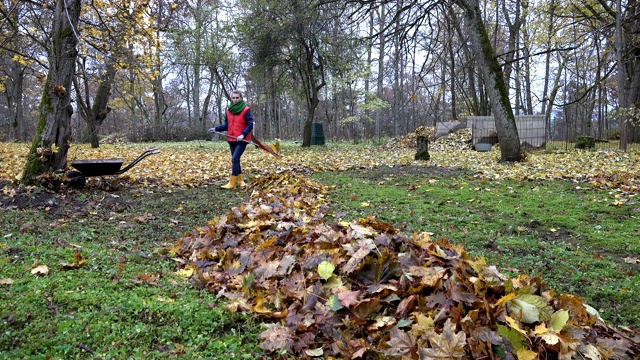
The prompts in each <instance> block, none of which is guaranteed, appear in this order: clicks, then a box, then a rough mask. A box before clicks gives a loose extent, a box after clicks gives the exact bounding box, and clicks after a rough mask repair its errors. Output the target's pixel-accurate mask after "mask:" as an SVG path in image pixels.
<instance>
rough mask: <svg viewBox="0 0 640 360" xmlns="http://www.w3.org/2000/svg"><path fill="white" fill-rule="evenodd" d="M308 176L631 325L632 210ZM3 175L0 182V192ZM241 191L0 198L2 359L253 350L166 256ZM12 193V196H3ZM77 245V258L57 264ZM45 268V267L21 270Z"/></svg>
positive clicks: (635, 288) (588, 199)
mask: <svg viewBox="0 0 640 360" xmlns="http://www.w3.org/2000/svg"><path fill="white" fill-rule="evenodd" d="M313 178H314V179H316V180H317V181H319V182H321V183H324V184H326V185H333V186H335V188H334V189H333V190H331V193H330V194H329V201H330V203H331V210H330V213H329V214H328V215H327V218H326V221H327V222H333V221H336V220H347V221H349V220H354V219H357V218H359V217H368V216H376V217H377V218H379V219H381V220H383V221H387V222H390V223H392V224H394V225H395V226H396V227H397V228H399V229H401V230H402V231H403V232H405V233H412V232H429V233H431V237H432V238H433V239H434V240H442V239H448V240H449V241H451V242H453V243H461V244H464V246H465V248H466V249H467V251H468V252H469V253H470V254H471V255H473V256H484V257H486V258H487V261H488V262H489V263H493V264H496V265H497V266H498V268H499V269H500V270H501V271H502V272H504V273H505V274H507V275H509V276H519V275H522V274H527V275H530V276H539V277H541V278H542V279H543V280H544V281H545V282H547V284H548V287H549V288H550V289H554V290H555V291H556V292H559V293H563V292H568V293H574V294H577V295H579V296H581V297H583V298H585V299H586V300H587V302H588V303H590V304H591V305H592V306H594V307H595V308H597V309H598V310H599V311H600V313H601V315H602V317H603V318H604V319H605V320H606V321H608V322H609V323H611V324H614V325H630V326H638V325H640V315H639V314H640V308H639V306H638V303H637V300H636V299H637V298H638V297H639V296H640V293H639V291H640V290H639V289H640V286H639V285H640V275H639V273H640V264H637V263H627V262H625V258H637V257H638V254H640V242H639V241H638V239H639V238H640V233H639V231H640V227H639V226H638V216H640V210H639V209H640V205H639V204H638V202H637V200H633V199H632V200H631V201H629V202H628V203H626V204H625V205H623V206H613V205H612V203H613V200H614V198H613V195H610V194H609V192H607V191H598V190H592V189H589V188H588V187H586V186H584V185H582V186H579V185H578V184H575V183H569V182H562V181H548V182H514V181H485V180H482V179H479V178H477V177H475V176H474V174H472V173H469V172H466V171H462V170H451V169H438V168H432V167H384V168H380V169H376V170H361V171H351V172H341V173H319V174H315V175H313ZM4 186H5V184H2V183H0V189H1V188H3V187H4ZM247 199H248V194H247V193H246V192H240V191H235V192H233V191H222V190H221V189H219V188H217V187H209V188H194V189H178V188H171V189H127V190H123V191H103V190H100V189H95V188H87V189H83V190H81V191H77V192H72V193H68V194H60V195H56V194H51V193H48V192H45V191H42V190H38V189H33V190H30V191H29V192H26V193H22V194H19V195H15V196H14V197H13V198H8V197H6V196H5V197H2V196H1V195H0V200H2V201H3V203H4V204H5V206H4V207H3V209H2V211H1V212H0V279H8V278H10V279H12V280H13V284H11V285H0V286H3V287H4V289H2V291H0V305H2V306H0V332H1V334H2V336H0V358H11V359H86V358H103V359H111V358H113V359H125V358H126V359H167V358H180V357H182V358H189V359H197V358H202V359H229V358H239V359H242V358H247V359H253V358H259V357H261V356H262V353H261V351H260V348H259V340H258V337H257V334H258V333H259V332H260V324H259V321H258V320H257V319H255V318H253V317H251V316H248V315H240V314H233V315H232V314H230V313H229V312H228V311H227V310H226V309H225V308H224V307H223V305H224V303H223V302H221V301H220V300H219V299H217V298H216V296H215V294H210V293H207V292H205V291H200V290H198V289H196V288H195V287H194V286H192V285H191V284H189V283H188V282H187V281H186V280H185V279H183V278H181V277H180V276H178V274H177V273H176V270H177V269H178V266H177V264H176V262H175V260H174V259H172V258H171V256H170V255H169V254H167V253H166V252H165V250H164V249H165V248H166V245H168V244H170V243H172V242H173V241H174V240H175V239H176V238H179V237H180V236H182V235H183V234H185V233H186V232H187V231H191V230H193V229H194V228H196V227H198V226H202V225H205V224H206V222H207V221H208V220H212V219H213V218H215V217H216V216H222V215H225V214H226V213H227V212H228V211H229V209H230V208H231V207H233V206H236V205H239V204H241V203H242V202H244V201H247ZM7 202H10V203H7ZM76 249H78V250H79V252H80V254H81V255H82V256H83V257H84V258H85V259H86V260H87V261H86V263H85V264H84V265H83V266H82V267H81V268H79V269H74V270H63V269H61V268H60V264H61V263H72V262H74V252H75V250H76ZM38 265H47V266H49V268H50V271H49V274H48V275H45V276H38V275H33V274H31V270H32V269H33V268H34V267H36V266H38Z"/></svg>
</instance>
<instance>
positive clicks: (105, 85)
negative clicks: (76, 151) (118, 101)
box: [73, 61, 116, 149]
mask: <svg viewBox="0 0 640 360" xmlns="http://www.w3.org/2000/svg"><path fill="white" fill-rule="evenodd" d="M115 77H116V70H115V67H114V62H113V61H109V62H107V64H106V69H105V71H104V72H103V73H102V76H101V77H100V81H99V85H98V88H97V89H96V94H95V98H94V99H93V105H91V100H90V99H91V96H90V91H89V88H90V86H91V84H90V81H89V80H88V79H87V77H86V76H85V77H84V79H85V82H84V84H83V87H84V89H85V95H84V97H83V96H82V94H81V93H80V90H79V89H80V86H78V83H77V82H78V77H74V79H73V83H74V86H75V88H76V102H77V103H78V112H79V113H80V115H81V116H82V118H83V119H84V120H85V122H86V123H87V128H88V130H89V142H90V143H91V147H92V148H94V149H95V148H98V147H99V146H100V139H99V137H98V132H99V131H100V126H102V122H103V121H104V119H105V118H106V117H107V115H108V114H109V112H110V111H111V108H109V107H108V106H107V105H108V104H109V99H110V97H111V86H113V82H114V80H115Z"/></svg>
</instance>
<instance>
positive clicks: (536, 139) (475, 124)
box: [467, 115, 547, 148]
mask: <svg viewBox="0 0 640 360" xmlns="http://www.w3.org/2000/svg"><path fill="white" fill-rule="evenodd" d="M546 126H547V123H546V121H544V115H520V116H516V128H517V129H518V136H519V137H520V143H521V144H522V145H524V146H526V147H536V148H538V147H544V146H545V144H546ZM467 127H469V128H471V134H472V135H471V138H472V145H473V146H475V145H476V144H477V143H490V144H495V143H497V142H498V135H497V133H496V124H495V120H494V119H493V116H469V117H467Z"/></svg>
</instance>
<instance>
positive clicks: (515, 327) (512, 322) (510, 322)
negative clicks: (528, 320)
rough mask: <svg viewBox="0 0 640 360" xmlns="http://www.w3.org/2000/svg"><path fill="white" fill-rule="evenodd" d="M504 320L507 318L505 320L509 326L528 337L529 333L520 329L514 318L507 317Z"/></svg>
mask: <svg viewBox="0 0 640 360" xmlns="http://www.w3.org/2000/svg"><path fill="white" fill-rule="evenodd" d="M504 318H505V320H507V323H508V324H509V327H511V328H512V329H513V330H516V331H518V332H519V333H521V334H522V335H524V336H527V332H526V331H524V330H522V329H521V328H520V324H518V322H517V321H515V320H514V319H513V318H512V317H509V316H505V317H504Z"/></svg>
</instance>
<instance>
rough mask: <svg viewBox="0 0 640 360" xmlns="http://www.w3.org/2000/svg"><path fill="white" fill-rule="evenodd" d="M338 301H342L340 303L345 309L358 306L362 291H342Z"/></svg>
mask: <svg viewBox="0 0 640 360" xmlns="http://www.w3.org/2000/svg"><path fill="white" fill-rule="evenodd" d="M337 295H338V299H340V303H341V304H342V306H344V307H347V308H348V307H351V306H352V305H357V304H359V303H360V300H358V295H360V291H350V290H345V291H341V292H339V293H338V294H337Z"/></svg>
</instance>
